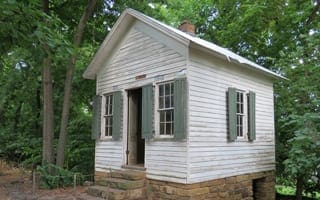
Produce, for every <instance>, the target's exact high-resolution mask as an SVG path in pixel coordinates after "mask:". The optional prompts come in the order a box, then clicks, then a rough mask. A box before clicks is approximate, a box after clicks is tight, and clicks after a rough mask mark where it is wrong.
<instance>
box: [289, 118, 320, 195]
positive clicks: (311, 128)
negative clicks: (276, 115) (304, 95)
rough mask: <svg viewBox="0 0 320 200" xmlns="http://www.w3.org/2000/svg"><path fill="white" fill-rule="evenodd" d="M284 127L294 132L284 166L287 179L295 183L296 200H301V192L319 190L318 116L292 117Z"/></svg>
mask: <svg viewBox="0 0 320 200" xmlns="http://www.w3.org/2000/svg"><path fill="white" fill-rule="evenodd" d="M284 126H285V127H287V126H289V127H291V128H292V126H293V127H294V130H295V131H294V137H293V138H291V139H290V140H289V144H290V145H291V148H290V150H289V154H288V158H287V159H286V160H285V161H284V164H285V166H286V168H285V172H286V173H287V174H288V177H290V178H291V179H292V180H293V181H295V182H296V200H301V199H302V193H303V191H306V192H311V193H313V192H314V191H317V190H319V189H320V188H319V186H320V185H319V178H320V174H319V173H320V135H319V132H320V114H318V113H306V114H304V115H302V116H295V115H292V116H290V121H289V122H288V123H286V124H285V125H284Z"/></svg>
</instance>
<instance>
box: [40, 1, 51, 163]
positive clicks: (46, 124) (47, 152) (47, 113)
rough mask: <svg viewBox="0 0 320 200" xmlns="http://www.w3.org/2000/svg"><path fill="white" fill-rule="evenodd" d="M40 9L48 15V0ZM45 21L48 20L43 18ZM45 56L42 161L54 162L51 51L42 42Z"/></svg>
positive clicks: (43, 2) (43, 71)
mask: <svg viewBox="0 0 320 200" xmlns="http://www.w3.org/2000/svg"><path fill="white" fill-rule="evenodd" d="M42 9H43V12H44V13H45V14H46V15H49V0H42ZM44 21H45V22H48V21H47V20H46V19H44ZM42 45H43V49H44V50H45V53H46V57H45V58H44V59H43V70H42V87H43V148H42V163H43V164H44V163H53V162H54V149H53V148H54V147H53V138H54V113H53V90H52V77H51V62H52V53H51V50H50V49H49V46H48V44H46V43H44V44H42Z"/></svg>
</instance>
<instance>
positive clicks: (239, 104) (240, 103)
mask: <svg viewBox="0 0 320 200" xmlns="http://www.w3.org/2000/svg"><path fill="white" fill-rule="evenodd" d="M243 96H244V93H243V92H242V91H237V101H236V105H237V113H236V115H237V137H243V132H244V130H243V129H244V123H243V121H244V117H245V115H244V101H243Z"/></svg>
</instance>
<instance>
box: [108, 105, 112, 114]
mask: <svg viewBox="0 0 320 200" xmlns="http://www.w3.org/2000/svg"><path fill="white" fill-rule="evenodd" d="M108 114H109V115H112V105H109V113H108Z"/></svg>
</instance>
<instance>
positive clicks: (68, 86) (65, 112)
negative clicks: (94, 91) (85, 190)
mask: <svg viewBox="0 0 320 200" xmlns="http://www.w3.org/2000/svg"><path fill="white" fill-rule="evenodd" d="M96 3H97V0H88V3H87V6H86V9H85V11H84V13H83V14H82V17H81V19H80V21H79V23H78V26H77V29H76V32H75V35H74V38H73V45H74V47H75V48H78V47H79V46H80V43H81V40H82V36H83V32H84V28H85V26H86V24H87V21H88V19H89V17H90V16H91V15H92V13H93V10H94V8H95V6H96ZM75 52H77V50H76V51H75ZM76 60H77V53H74V54H73V55H71V56H70V58H69V67H68V70H67V74H66V80H65V84H64V96H63V108H62V116H61V124H60V133H59V142H58V149H57V162H56V164H57V165H58V166H60V167H63V164H64V155H65V149H66V144H67V125H68V120H69V113H70V102H71V100H70V99H71V90H72V79H73V73H74V68H75V64H76Z"/></svg>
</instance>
